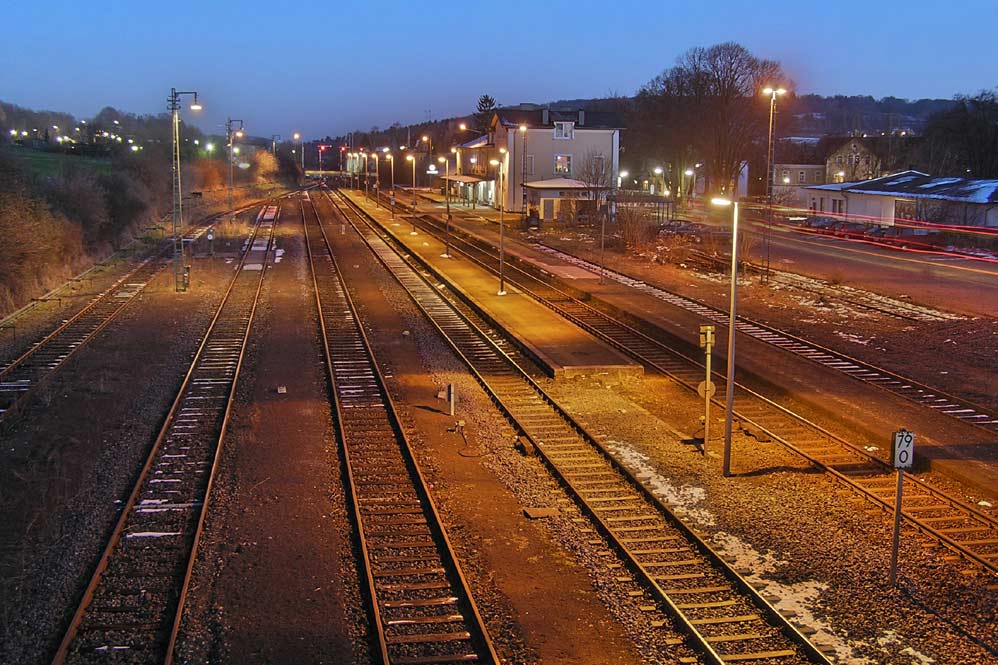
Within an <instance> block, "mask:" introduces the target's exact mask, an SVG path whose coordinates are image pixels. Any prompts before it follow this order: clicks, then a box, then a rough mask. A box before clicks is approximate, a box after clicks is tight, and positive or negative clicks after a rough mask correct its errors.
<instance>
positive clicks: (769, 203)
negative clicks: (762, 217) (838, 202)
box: [762, 87, 787, 281]
mask: <svg viewBox="0 0 998 665" xmlns="http://www.w3.org/2000/svg"><path fill="white" fill-rule="evenodd" d="M786 92H787V91H786V90H785V89H783V88H772V87H766V88H763V90H762V94H764V95H769V144H768V146H767V148H766V211H767V213H768V214H767V215H766V234H765V236H764V238H763V240H764V244H765V246H766V281H769V254H770V252H769V240H770V233H771V231H772V226H773V115H774V114H775V112H776V97H777V95H783V94H786Z"/></svg>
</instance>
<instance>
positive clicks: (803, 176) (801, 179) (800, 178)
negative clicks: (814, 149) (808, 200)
mask: <svg viewBox="0 0 998 665" xmlns="http://www.w3.org/2000/svg"><path fill="white" fill-rule="evenodd" d="M797 182H798V183H801V184H803V183H805V182H807V172H806V171H798V172H797Z"/></svg>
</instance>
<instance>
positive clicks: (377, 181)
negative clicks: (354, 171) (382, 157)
mask: <svg viewBox="0 0 998 665" xmlns="http://www.w3.org/2000/svg"><path fill="white" fill-rule="evenodd" d="M371 157H374V206H375V207H376V208H380V207H381V196H380V192H381V168H380V167H379V166H378V151H377V150H374V151H372V152H371Z"/></svg>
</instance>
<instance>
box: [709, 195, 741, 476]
mask: <svg viewBox="0 0 998 665" xmlns="http://www.w3.org/2000/svg"><path fill="white" fill-rule="evenodd" d="M710 202H711V203H713V204H714V205H716V206H724V207H726V206H733V207H734V214H733V216H732V221H731V305H730V310H729V315H728V317H729V318H728V357H727V363H728V378H727V379H726V380H725V383H726V385H725V389H726V391H727V395H726V397H727V403H726V405H725V408H724V456H723V462H722V464H721V473H722V474H723V475H724V477H725V478H727V477H728V476H730V475H731V421H732V409H733V407H734V402H735V323H736V321H737V313H736V311H735V310H736V305H737V303H738V300H737V294H738V201H734V202H732V201H731V200H730V199H724V198H713V199H711V200H710Z"/></svg>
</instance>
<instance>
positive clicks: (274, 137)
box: [270, 134, 281, 157]
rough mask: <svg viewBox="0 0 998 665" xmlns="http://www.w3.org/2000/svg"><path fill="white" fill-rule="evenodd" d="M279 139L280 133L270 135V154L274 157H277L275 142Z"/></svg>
mask: <svg viewBox="0 0 998 665" xmlns="http://www.w3.org/2000/svg"><path fill="white" fill-rule="evenodd" d="M280 140H281V135H280V134H271V135H270V154H272V155H273V156H274V157H277V142H278V141H280Z"/></svg>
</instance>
